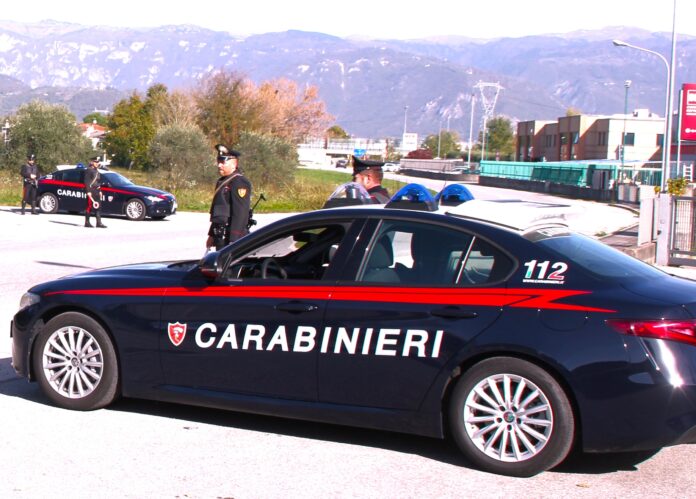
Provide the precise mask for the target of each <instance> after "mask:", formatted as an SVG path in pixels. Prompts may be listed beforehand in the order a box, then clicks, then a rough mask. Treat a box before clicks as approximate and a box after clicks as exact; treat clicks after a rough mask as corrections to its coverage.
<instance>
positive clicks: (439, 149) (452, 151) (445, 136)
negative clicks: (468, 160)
mask: <svg viewBox="0 0 696 499" xmlns="http://www.w3.org/2000/svg"><path fill="white" fill-rule="evenodd" d="M423 145H424V146H425V147H426V148H427V149H429V150H430V153H431V154H432V155H433V156H434V157H440V158H449V157H455V158H456V157H459V156H461V147H460V146H459V135H458V134H457V132H450V131H441V132H440V133H439V134H435V135H428V136H427V137H426V138H425V141H424V142H423Z"/></svg>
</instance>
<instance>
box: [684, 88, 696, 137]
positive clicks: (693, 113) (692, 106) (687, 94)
mask: <svg viewBox="0 0 696 499" xmlns="http://www.w3.org/2000/svg"><path fill="white" fill-rule="evenodd" d="M682 92H683V94H682V108H681V110H680V112H681V130H680V133H681V136H680V137H681V140H694V141H696V83H684V84H683V85H682Z"/></svg>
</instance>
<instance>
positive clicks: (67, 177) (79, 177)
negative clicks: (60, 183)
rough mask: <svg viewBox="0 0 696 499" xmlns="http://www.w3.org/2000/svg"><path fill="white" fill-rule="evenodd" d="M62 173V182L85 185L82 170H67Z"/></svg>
mask: <svg viewBox="0 0 696 499" xmlns="http://www.w3.org/2000/svg"><path fill="white" fill-rule="evenodd" d="M62 173H63V179H62V180H64V181H65V182H76V183H78V184H81V183H84V173H83V172H81V171H80V170H65V171H63V172H62Z"/></svg>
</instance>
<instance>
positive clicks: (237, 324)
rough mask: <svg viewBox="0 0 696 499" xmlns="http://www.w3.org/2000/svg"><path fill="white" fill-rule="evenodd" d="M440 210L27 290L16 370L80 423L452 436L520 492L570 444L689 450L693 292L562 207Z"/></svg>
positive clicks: (423, 206)
mask: <svg viewBox="0 0 696 499" xmlns="http://www.w3.org/2000/svg"><path fill="white" fill-rule="evenodd" d="M445 198H446V196H443V197H441V198H440V203H439V204H438V203H437V202H436V201H435V200H433V199H432V198H430V196H429V195H428V193H427V192H421V193H418V192H416V193H415V194H414V192H413V191H411V192H410V193H409V192H408V191H406V192H405V193H397V194H396V195H395V196H394V198H393V200H392V202H391V203H389V204H388V205H387V206H386V207H376V206H361V207H339V208H332V209H324V210H319V211H315V212H311V213H304V214H300V215H296V216H291V217H288V218H286V219H283V220H281V221H279V222H276V223H274V224H271V225H268V226H266V227H263V228H261V229H259V230H257V231H255V232H254V233H253V234H251V235H249V236H247V237H244V238H242V239H241V240H239V241H237V242H235V243H233V244H231V245H229V246H227V247H225V248H224V249H222V250H221V251H219V252H212V253H209V254H207V255H206V256H205V257H203V258H202V259H201V260H200V261H180V262H168V263H149V264H140V265H128V266H122V267H114V268H107V269H103V270H94V271H89V272H85V273H82V274H77V275H72V276H69V277H65V278H62V279H58V280H54V281H51V282H47V283H44V284H40V285H37V286H34V287H32V288H31V289H30V290H29V291H28V292H27V293H26V294H25V295H24V296H23V297H22V300H21V304H20V310H19V311H18V312H17V314H16V315H15V316H14V319H13V324H12V345H13V353H12V362H13V366H14V368H15V370H16V371H17V373H19V374H20V375H21V376H24V377H27V378H29V379H30V380H33V381H38V383H39V385H40V387H41V389H42V391H43V392H44V393H45V395H46V396H47V397H48V398H49V399H50V400H51V401H52V402H53V403H55V404H57V405H59V406H61V407H65V408H69V409H77V410H91V409H97V408H100V407H104V406H107V405H109V404H111V403H112V402H113V401H114V400H115V399H116V398H117V397H119V396H125V397H137V398H144V399H154V400H162V401H170V402H181V403H187V404H195V405H201V406H207V407H216V408H226V409H232V410H237V411H245V412H252V413H259V414H270V415H276V416H287V417H291V418H299V419H308V420H315V421H323V422H331V423H338V424H344V425H355V426H362V427H369V428H377V429H385V430H392V431H399V432H407V433H413V434H419V435H427V436H431V437H439V438H443V437H451V438H453V439H454V440H455V441H456V443H457V444H458V446H459V447H460V449H461V450H462V452H463V453H464V454H465V455H466V457H467V458H468V460H469V461H470V462H471V463H472V464H474V465H475V466H478V467H480V468H481V469H484V470H487V471H490V472H495V473H500V474H506V475H513V476H529V475H533V474H536V473H539V472H542V471H544V470H547V469H550V468H552V467H554V466H556V465H557V464H559V463H560V462H562V461H563V460H564V459H565V458H566V456H567V455H568V453H569V452H570V450H571V449H572V448H573V447H575V448H578V449H581V450H583V451H585V452H616V451H636V450H648V449H651V450H652V449H658V448H660V447H663V446H670V445H676V444H681V443H694V442H696V283H695V282H692V281H689V280H685V279H680V278H675V277H672V276H669V275H667V274H665V273H663V272H661V271H659V270H657V269H655V268H653V267H651V266H649V265H647V264H644V263H642V262H640V261H638V260H635V259H633V258H632V257H629V256H627V255H624V254H623V253H620V252H618V251H616V250H614V249H612V248H610V247H608V246H606V245H604V244H602V243H601V242H598V241H596V240H594V239H592V238H589V237H585V236H582V235H579V234H576V233H573V232H572V231H570V230H569V229H568V227H567V226H566V225H564V224H563V223H562V220H559V219H558V217H557V216H556V213H557V210H558V207H557V206H553V205H539V204H534V203H523V202H500V201H479V200H470V201H467V202H465V203H463V204H459V205H457V206H443V201H445ZM445 204H446V203H445ZM408 208H416V209H408ZM530 213H531V215H529V214H530Z"/></svg>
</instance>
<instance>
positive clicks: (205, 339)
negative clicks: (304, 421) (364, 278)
mask: <svg viewBox="0 0 696 499" xmlns="http://www.w3.org/2000/svg"><path fill="white" fill-rule="evenodd" d="M351 225H352V224H351V222H345V223H343V222H340V221H336V222H327V223H325V222H320V223H316V224H311V225H309V226H298V227H290V228H288V229H286V230H282V231H281V232H279V233H274V234H272V235H270V236H267V237H264V238H262V239H261V240H260V241H259V242H258V243H256V242H255V243H251V244H252V245H251V247H248V245H249V243H247V244H246V245H245V244H244V240H242V241H240V243H242V244H235V245H233V247H235V248H236V247H240V246H241V247H243V248H244V249H243V250H240V251H241V253H237V254H230V255H229V259H230V263H229V265H228V267H227V269H226V271H225V272H224V274H223V275H222V276H221V278H220V279H218V280H217V281H216V282H215V283H213V284H212V285H210V286H207V287H204V288H200V287H192V288H190V289H184V290H178V291H175V290H172V291H171V292H169V293H167V296H166V297H165V299H164V303H163V311H162V322H163V324H162V326H163V328H162V329H163V335H162V337H161V340H160V352H161V359H162V365H163V369H164V376H165V379H166V382H167V384H169V385H175V386H180V387H187V388H192V389H198V390H211V391H217V392H231V393H236V394H246V395H256V396H259V395H260V396H267V397H279V398H287V399H295V400H307V401H315V400H316V396H317V385H316V383H317V381H316V374H317V352H318V350H319V343H320V337H321V326H322V323H323V319H324V313H325V309H326V303H327V298H328V296H329V295H330V292H331V288H332V285H331V283H332V282H334V281H335V278H334V279H333V280H332V279H331V276H332V273H335V268H338V269H340V268H342V263H341V262H342V260H343V259H344V258H345V257H344V256H342V255H343V254H344V253H345V252H346V251H348V249H343V248H342V244H343V243H344V242H345V241H348V242H347V245H348V246H350V245H351V244H352V241H353V240H354V238H350V237H349V238H346V234H348V233H349V232H350V228H351Z"/></svg>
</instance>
